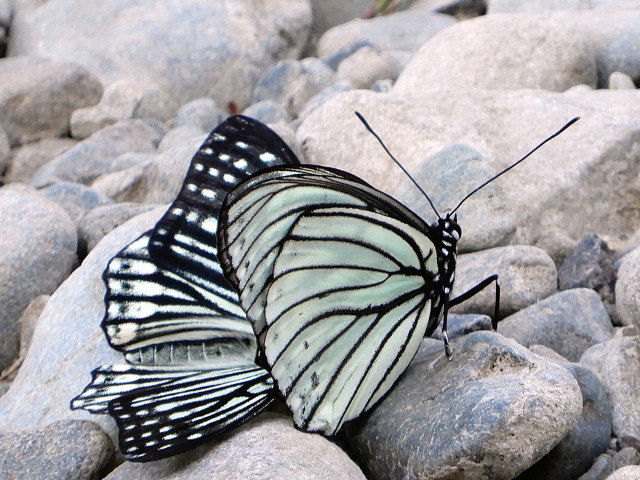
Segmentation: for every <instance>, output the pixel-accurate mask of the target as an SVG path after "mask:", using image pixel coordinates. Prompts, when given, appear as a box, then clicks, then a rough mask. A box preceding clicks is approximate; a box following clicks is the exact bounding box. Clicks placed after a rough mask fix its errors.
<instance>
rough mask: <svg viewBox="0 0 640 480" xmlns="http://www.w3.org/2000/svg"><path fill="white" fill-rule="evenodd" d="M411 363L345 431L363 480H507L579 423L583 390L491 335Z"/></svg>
mask: <svg viewBox="0 0 640 480" xmlns="http://www.w3.org/2000/svg"><path fill="white" fill-rule="evenodd" d="M454 349H455V350H454V356H453V358H452V360H451V361H449V360H447V359H446V357H445V355H444V353H443V351H442V350H440V351H439V352H437V353H434V354H432V356H431V357H428V358H426V359H425V360H424V361H421V362H418V363H413V364H412V365H411V366H410V367H409V369H408V370H407V371H406V372H405V374H404V376H403V377H401V379H400V381H399V382H398V384H397V385H396V386H395V388H394V389H393V390H391V392H390V393H389V395H388V396H387V397H386V398H385V399H384V400H383V401H382V402H381V403H380V404H379V405H378V406H377V407H376V408H375V409H374V410H373V411H372V413H371V414H370V415H368V416H367V417H366V418H365V419H364V420H362V421H361V422H360V424H359V425H355V426H354V427H353V430H352V431H351V432H349V434H350V438H349V440H348V441H349V444H350V447H351V449H352V450H353V454H354V455H355V458H357V459H358V460H359V461H360V462H362V465H363V467H364V469H365V473H366V474H367V475H368V478H370V479H372V480H373V479H396V478H433V479H439V478H442V479H445V478H492V479H511V478H514V477H515V476H516V475H517V474H518V473H520V472H522V471H524V470H525V469H526V468H527V467H529V466H530V465H531V464H533V463H534V462H535V461H536V460H538V459H539V458H540V457H542V456H543V455H544V454H545V453H547V452H548V451H549V450H551V448H552V447H553V446H554V445H555V444H556V443H558V442H559V441H560V440H561V439H562V438H563V437H564V436H565V435H566V434H567V433H568V432H569V431H570V430H571V429H572V428H573V427H574V425H575V424H576V422H577V421H578V417H579V416H580V412H581V410H582V398H581V395H580V389H579V388H578V385H577V383H576V381H575V379H574V378H573V377H572V376H571V374H570V373H569V372H568V371H567V370H566V369H564V368H562V367H560V366H558V365H556V364H554V363H552V362H549V361H547V360H544V359H543V358H542V357H539V356H536V355H533V354H531V353H530V352H529V351H528V350H526V349H525V348H523V347H521V346H519V345H518V344H517V343H515V342H514V341H512V340H509V339H505V338H504V337H502V336H500V335H498V334H495V333H492V332H474V333H471V334H469V335H466V336H464V337H462V338H461V339H460V340H459V341H456V342H455V345H454Z"/></svg>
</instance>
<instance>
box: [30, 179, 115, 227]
mask: <svg viewBox="0 0 640 480" xmlns="http://www.w3.org/2000/svg"><path fill="white" fill-rule="evenodd" d="M40 192H41V193H42V194H43V195H44V196H45V197H46V198H48V199H49V200H51V201H52V202H55V203H57V204H58V205H60V206H61V207H62V208H63V209H64V210H65V211H66V212H67V214H68V215H69V217H70V218H71V220H73V221H74V222H76V224H79V222H80V220H81V219H82V217H84V216H85V215H86V214H87V213H88V212H90V211H91V210H93V209H94V208H96V207H100V206H103V205H108V204H110V203H113V202H112V201H111V199H109V197H107V196H106V195H103V194H101V193H99V192H97V191H95V190H94V189H92V188H90V187H87V186H86V185H82V184H80V183H70V182H60V183H54V184H52V185H49V186H48V187H45V188H43V189H42V190H40Z"/></svg>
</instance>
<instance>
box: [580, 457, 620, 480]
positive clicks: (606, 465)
mask: <svg viewBox="0 0 640 480" xmlns="http://www.w3.org/2000/svg"><path fill="white" fill-rule="evenodd" d="M612 472H613V459H612V458H611V456H610V455H607V454H606V453H603V454H602V455H599V456H598V458H596V461H595V462H593V465H592V466H591V468H590V469H589V470H587V472H586V473H584V474H583V475H580V477H579V478H578V480H604V479H605V478H606V477H607V476H608V475H609V474H611V473H612Z"/></svg>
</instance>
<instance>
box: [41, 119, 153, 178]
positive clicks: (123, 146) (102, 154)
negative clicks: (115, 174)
mask: <svg viewBox="0 0 640 480" xmlns="http://www.w3.org/2000/svg"><path fill="white" fill-rule="evenodd" d="M164 133H165V132H164V128H163V127H162V126H161V125H160V124H158V123H157V122H151V123H150V122H148V121H146V120H138V119H134V120H126V121H123V122H118V123H116V124H115V125H110V126H108V127H105V128H103V129H102V130H100V131H98V132H96V133H94V134H93V135H91V136H90V137H89V138H86V139H85V140H82V141H81V142H79V143H78V144H77V145H75V146H74V147H72V148H70V149H69V150H67V151H65V152H64V153H62V154H61V155H58V156H57V157H56V158H55V159H53V160H52V161H50V162H49V163H47V164H46V165H44V166H42V167H41V168H40V169H38V171H37V172H35V174H34V175H33V177H32V178H31V180H30V182H29V183H30V184H31V185H32V186H34V187H44V186H46V185H50V184H52V183H55V182H76V183H85V184H86V183H89V182H91V181H92V180H94V179H95V178H97V177H98V176H100V175H102V174H104V173H107V172H109V171H111V162H112V161H113V160H115V159H116V158H118V157H119V156H120V155H122V154H123V153H128V152H142V153H145V152H154V151H155V149H156V147H157V145H158V143H159V142H160V139H161V138H162V136H163V135H164Z"/></svg>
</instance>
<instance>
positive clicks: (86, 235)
mask: <svg viewBox="0 0 640 480" xmlns="http://www.w3.org/2000/svg"><path fill="white" fill-rule="evenodd" d="M154 208H158V205H141V204H139V203H116V204H112V205H103V206H99V207H96V208H94V209H93V210H91V211H90V212H88V213H87V214H86V215H85V216H84V217H83V218H82V219H81V220H80V222H79V224H78V240H79V242H80V243H81V244H82V245H83V247H84V251H86V252H89V251H91V250H93V249H94V247H95V246H96V245H97V244H98V242H99V241H100V240H102V238H103V237H104V236H105V235H106V234H107V233H109V232H111V231H112V230H113V229H114V228H116V227H119V226H120V225H122V224H123V223H125V222H126V221H127V220H129V219H131V218H133V217H135V216H137V215H140V214H142V213H144V212H148V211H149V210H152V209H154Z"/></svg>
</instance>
